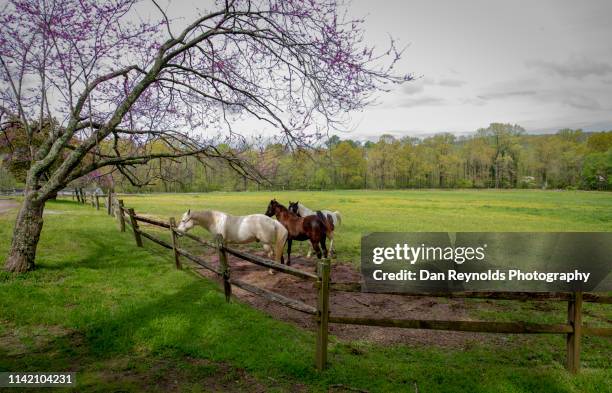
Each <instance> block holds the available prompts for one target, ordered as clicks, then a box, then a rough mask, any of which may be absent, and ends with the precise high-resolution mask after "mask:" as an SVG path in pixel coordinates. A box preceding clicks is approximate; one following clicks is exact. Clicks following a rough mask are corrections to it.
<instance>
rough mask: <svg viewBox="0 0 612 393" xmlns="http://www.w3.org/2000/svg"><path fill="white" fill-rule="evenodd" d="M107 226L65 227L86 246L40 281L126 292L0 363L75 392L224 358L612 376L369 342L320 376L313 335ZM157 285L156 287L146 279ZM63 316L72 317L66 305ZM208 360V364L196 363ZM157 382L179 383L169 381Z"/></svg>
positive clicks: (504, 387)
mask: <svg viewBox="0 0 612 393" xmlns="http://www.w3.org/2000/svg"><path fill="white" fill-rule="evenodd" d="M104 229H106V230H108V228H104ZM84 234H85V235H87V236H83V235H84ZM103 234H104V231H103V230H102V229H101V230H99V231H98V230H97V229H90V230H87V231H85V230H83V229H81V230H78V231H77V230H73V229H70V230H66V231H64V233H62V236H63V237H60V238H68V239H72V240H71V241H73V242H74V241H76V240H75V239H79V238H82V239H83V240H82V242H83V244H82V245H81V247H80V248H77V249H75V250H74V251H73V254H72V255H70V256H69V257H62V258H61V259H59V258H58V257H57V256H55V255H52V253H51V254H50V255H48V256H47V259H49V260H48V261H47V262H43V263H41V264H40V269H39V270H38V271H37V272H35V274H36V275H37V276H40V277H41V278H44V276H45V273H49V272H50V271H53V272H58V273H60V274H62V275H66V274H67V275H74V276H73V277H72V279H73V280H79V279H80V278H81V276H80V274H87V273H86V270H90V269H93V270H96V271H95V273H92V274H88V275H86V276H84V277H85V278H87V279H89V280H96V282H97V283H105V282H108V285H109V286H111V287H112V288H117V287H121V289H122V290H123V291H124V292H122V294H125V293H127V295H124V296H123V297H121V298H118V299H116V304H113V305H111V306H107V305H104V304H103V302H102V300H103V298H100V301H99V304H97V305H96V304H94V307H95V308H96V309H95V310H92V311H91V312H90V313H89V314H84V315H86V316H87V321H86V322H83V323H82V324H81V325H80V327H79V329H78V330H66V334H58V335H57V337H56V338H54V339H52V340H48V341H46V342H45V343H43V344H41V345H34V346H32V348H31V349H29V350H28V351H26V352H20V353H16V354H12V353H10V352H8V351H5V350H4V349H2V347H1V346H0V368H2V369H5V370H20V371H36V370H37V371H43V370H73V371H77V372H78V373H79V375H81V376H82V378H81V379H80V381H82V382H80V385H79V391H96V390H100V391H108V390H110V389H111V388H113V389H114V387H123V386H124V383H125V381H126V380H128V379H129V377H130V376H133V375H134V374H136V375H139V376H141V378H139V382H137V383H149V384H156V383H157V382H158V381H165V380H166V379H165V377H164V376H163V375H160V373H159V372H158V371H159V370H158V368H159V367H160V366H159V364H160V362H161V363H163V364H167V363H171V364H172V367H174V368H180V369H182V370H187V371H184V372H185V373H187V374H188V375H187V376H188V377H189V378H188V379H189V380H190V381H192V382H193V383H194V384H197V383H202V384H206V383H209V382H210V381H206V380H204V381H202V379H201V377H202V375H212V374H215V373H222V372H224V371H223V370H222V369H220V368H218V367H217V365H218V364H226V363H227V364H231V365H232V367H234V368H239V369H244V370H246V371H247V372H248V373H250V374H252V375H255V376H256V377H258V378H259V379H260V381H263V380H265V381H267V382H266V385H269V384H270V383H271V382H269V381H270V380H272V379H273V380H274V381H283V382H282V384H281V385H282V386H286V385H289V387H288V388H286V389H284V390H289V391H292V390H299V389H302V388H303V387H304V386H302V384H305V385H308V386H309V389H314V390H325V391H326V390H328V387H329V386H330V385H334V384H341V385H344V386H350V387H355V388H359V389H367V390H369V391H372V392H377V391H414V386H415V385H414V384H415V382H416V384H417V386H418V387H419V389H420V390H421V391H456V392H490V391H507V392H531V391H544V392H545V391H556V392H573V391H576V389H578V390H584V391H601V389H598V387H601V386H606V385H604V383H605V382H610V379H611V377H610V373H609V372H608V373H607V374H605V375H600V374H598V375H597V376H596V377H595V378H594V379H589V378H587V377H584V376H583V377H577V379H573V378H572V377H570V376H569V375H568V374H567V373H565V371H563V370H562V369H561V366H560V365H559V364H555V365H552V366H551V365H550V364H544V365H542V363H539V362H538V361H537V360H535V361H532V360H530V353H529V352H530V351H531V349H530V348H525V349H522V350H518V349H511V348H485V347H480V348H477V349H474V350H467V351H461V350H442V349H439V348H422V347H410V346H404V345H403V346H395V347H390V348H384V347H379V346H375V345H370V344H363V343H356V344H354V343H335V344H332V345H330V349H331V352H330V368H329V369H328V370H327V371H325V372H323V373H321V374H319V373H317V372H316V371H315V370H314V367H313V359H314V348H315V345H314V343H315V340H314V335H313V334H312V333H311V332H307V331H303V330H301V329H299V328H296V327H295V326H292V325H289V324H287V323H283V322H279V321H276V320H274V319H272V318H270V317H268V316H266V315H264V314H262V313H261V312H259V311H256V310H254V309H251V308H249V307H248V306H246V305H243V304H239V303H236V302H235V301H234V302H232V303H230V304H227V303H226V302H225V300H224V297H223V294H222V293H221V291H220V289H219V287H218V285H217V283H215V282H212V281H210V280H206V279H199V278H196V277H193V276H192V277H186V276H185V275H184V274H185V273H181V272H175V271H173V270H172V267H171V260H170V254H169V253H167V252H166V251H163V250H162V251H159V252H158V250H160V249H159V248H158V247H157V246H153V245H150V244H146V243H145V245H146V248H145V249H138V248H136V247H135V246H134V245H133V244H132V243H131V242H132V241H133V239H132V238H131V236H130V235H131V234H126V236H128V237H127V238H124V237H123V235H119V234H115V235H112V236H110V237H105V236H103ZM49 240H53V239H49ZM77 243H78V241H77ZM58 249H61V247H60V248H58ZM152 253H156V254H159V255H163V258H161V257H153V256H152V255H151V254H152ZM130 274H131V275H134V274H140V275H142V276H141V277H133V276H129V275H130ZM165 277H168V278H167V279H166V278H165ZM113 280H116V281H113ZM9 281H10V280H9ZM153 281H155V285H153V284H151V285H150V286H149V285H148V284H150V283H151V282H153ZM126 284H127V285H128V287H127V288H124V287H123V286H124V285H126ZM130 287H131V289H130ZM85 290H87V289H85ZM87 295H88V294H87V293H83V296H87ZM96 295H97V293H96ZM100 296H104V293H103V292H101V293H100ZM18 305H19V304H18V303H15V304H14V306H15V307H18ZM65 312H66V319H70V318H69V316H70V315H69V314H70V313H71V311H70V309H66V311H65ZM81 312H83V311H81ZM356 345H357V346H358V347H359V350H358V351H356V350H355V347H356ZM126 359H127V360H126ZM194 359H195V360H196V361H195V362H194ZM202 359H204V360H205V361H206V362H211V363H203V364H199V366H197V367H192V365H193V364H194V363H197V361H198V360H202ZM211 364H212V365H211ZM113 375H115V376H113ZM117 375H119V376H120V377H119V379H118V378H117ZM268 378H271V379H270V380H268ZM143 381H145V382H143ZM198 381H199V382H198ZM252 382H253V383H256V382H255V381H252ZM190 383H191V382H190ZM283 384H284V385H283ZM139 386H140V385H139ZM294 387H296V388H299V389H292V388H294ZM149 388H150V390H155V389H157V390H159V391H168V390H174V388H172V387H168V386H165V385H163V384H161V385H159V386H149ZM134 390H138V389H137V388H134ZM176 390H178V387H177V389H176ZM245 390H248V388H247V389H245Z"/></svg>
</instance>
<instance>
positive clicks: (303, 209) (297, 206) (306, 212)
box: [289, 201, 342, 258]
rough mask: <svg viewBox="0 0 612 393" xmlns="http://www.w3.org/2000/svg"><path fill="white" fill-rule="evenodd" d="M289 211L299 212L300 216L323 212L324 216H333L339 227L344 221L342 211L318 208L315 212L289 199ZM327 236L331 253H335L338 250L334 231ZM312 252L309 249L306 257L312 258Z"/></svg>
mask: <svg viewBox="0 0 612 393" xmlns="http://www.w3.org/2000/svg"><path fill="white" fill-rule="evenodd" d="M289 211H290V212H293V213H295V214H297V215H298V216H300V217H308V216H313V215H317V214H319V213H321V214H322V215H323V216H324V217H330V216H331V219H332V222H333V223H334V228H337V227H339V226H340V223H341V222H342V216H341V215H340V212H339V211H338V210H336V211H331V210H317V211H316V212H315V211H314V210H310V209H309V208H307V207H306V206H304V205H303V204H301V203H300V202H298V201H296V202H291V201H289ZM327 236H328V237H329V252H330V253H331V255H334V254H335V253H336V250H335V249H334V232H333V231H332V232H331V233H328V234H327ZM311 252H312V249H308V255H306V257H308V258H310V253H311Z"/></svg>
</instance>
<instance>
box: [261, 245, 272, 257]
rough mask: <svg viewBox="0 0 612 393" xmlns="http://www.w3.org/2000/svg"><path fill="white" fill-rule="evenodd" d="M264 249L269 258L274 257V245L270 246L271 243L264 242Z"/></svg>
mask: <svg viewBox="0 0 612 393" xmlns="http://www.w3.org/2000/svg"><path fill="white" fill-rule="evenodd" d="M263 249H264V251H265V252H266V255H267V256H268V258H270V259H272V247H270V245H269V244H264V245H263Z"/></svg>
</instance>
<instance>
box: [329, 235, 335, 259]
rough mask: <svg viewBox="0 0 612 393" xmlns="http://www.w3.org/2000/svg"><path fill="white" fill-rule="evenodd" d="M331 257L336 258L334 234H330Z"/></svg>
mask: <svg viewBox="0 0 612 393" xmlns="http://www.w3.org/2000/svg"><path fill="white" fill-rule="evenodd" d="M329 255H330V256H331V257H332V258H333V257H335V256H336V250H335V249H334V232H330V234H329Z"/></svg>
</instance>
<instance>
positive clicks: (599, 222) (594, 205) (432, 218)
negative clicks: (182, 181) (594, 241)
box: [123, 190, 612, 263]
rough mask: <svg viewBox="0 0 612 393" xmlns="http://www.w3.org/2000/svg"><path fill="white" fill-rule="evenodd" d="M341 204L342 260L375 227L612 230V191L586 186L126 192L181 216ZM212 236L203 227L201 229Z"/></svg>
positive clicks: (132, 203)
mask: <svg viewBox="0 0 612 393" xmlns="http://www.w3.org/2000/svg"><path fill="white" fill-rule="evenodd" d="M272 198H276V199H277V200H278V201H279V202H281V203H283V204H285V205H286V206H287V205H288V202H289V201H296V200H299V201H300V202H302V203H304V204H305V205H306V206H308V207H310V208H312V209H329V210H339V211H340V212H341V214H342V225H341V226H340V228H338V230H337V241H336V243H335V245H336V247H337V250H338V258H339V259H341V260H352V261H353V262H356V263H357V262H358V258H359V250H360V242H359V241H360V238H361V236H362V235H363V234H365V233H369V232H420V231H441V232H446V231H449V232H459V231H465V232H468V231H482V232H486V231H500V232H501V231H508V232H528V231H551V232H552V231H606V232H607V231H612V194H610V193H596V192H580V191H571V192H570V191H563V192H557V191H548V192H543V191H535V190H526V191H518V190H513V191H490V190H487V191H463V190H461V191H439V190H437V191H334V192H299V191H287V192H278V191H275V192H252V193H210V194H180V195H176V194H153V195H139V196H126V197H124V198H123V199H124V200H125V204H126V206H129V207H133V208H134V209H135V210H136V212H137V213H139V212H142V213H148V214H151V215H154V216H158V217H160V218H164V219H167V218H168V217H170V216H174V217H176V219H177V220H180V217H181V215H182V214H183V213H184V212H185V211H187V209H188V208H190V209H192V210H208V209H214V210H221V211H224V212H227V213H230V214H236V215H243V214H253V213H264V212H265V211H266V207H267V206H268V203H269V202H270V199H272ZM199 233H200V234H201V235H203V236H206V233H205V231H203V230H200V232H199Z"/></svg>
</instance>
